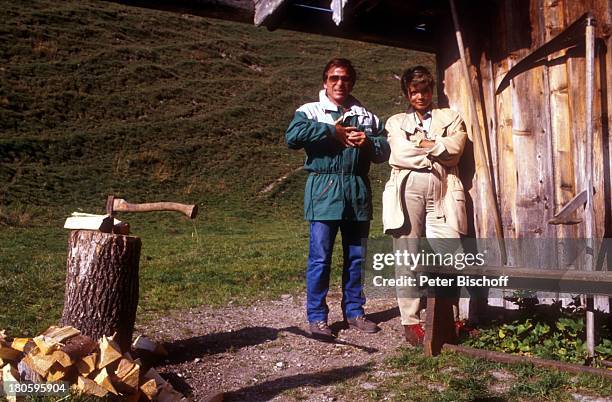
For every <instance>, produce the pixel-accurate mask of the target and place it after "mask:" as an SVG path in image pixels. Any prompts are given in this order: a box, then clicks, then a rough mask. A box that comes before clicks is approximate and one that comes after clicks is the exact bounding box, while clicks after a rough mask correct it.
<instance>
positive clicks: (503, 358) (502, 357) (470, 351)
mask: <svg viewBox="0 0 612 402" xmlns="http://www.w3.org/2000/svg"><path fill="white" fill-rule="evenodd" d="M442 349H443V350H446V351H450V352H456V353H463V354H466V355H469V356H473V357H478V358H481V359H487V360H492V361H495V362H499V363H506V364H517V363H531V364H533V365H534V366H537V367H545V368H552V369H556V370H561V371H568V372H570V373H577V374H585V373H588V374H593V375H596V376H600V377H604V378H609V379H612V371H611V370H606V369H598V368H594V367H587V366H579V365H577V364H570V363H564V362H560V361H556V360H548V359H541V358H539V357H533V356H523V355H510V354H506V353H502V352H493V351H490V350H482V349H474V348H469V347H466V346H460V345H449V344H445V345H444V346H443V348H442Z"/></svg>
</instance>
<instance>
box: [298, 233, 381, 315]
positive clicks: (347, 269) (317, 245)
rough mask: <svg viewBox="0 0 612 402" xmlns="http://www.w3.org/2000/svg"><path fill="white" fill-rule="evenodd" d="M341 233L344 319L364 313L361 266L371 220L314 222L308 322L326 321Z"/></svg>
mask: <svg viewBox="0 0 612 402" xmlns="http://www.w3.org/2000/svg"><path fill="white" fill-rule="evenodd" d="M338 229H340V233H341V234H342V251H343V254H344V264H343V268H342V313H343V315H344V318H345V319H351V318H355V317H359V316H362V315H364V312H363V305H364V304H365V297H364V295H363V284H362V283H361V269H362V266H363V261H364V259H365V252H366V249H365V247H366V241H367V238H368V233H369V231H370V222H368V221H366V222H356V221H311V222H310V249H309V252H308V267H307V268H306V312H307V315H308V321H309V322H317V321H327V313H328V312H329V308H328V307H327V303H325V297H326V296H327V291H328V290H329V274H330V271H331V260H332V252H333V250H334V242H335V240H336V234H337V233H338Z"/></svg>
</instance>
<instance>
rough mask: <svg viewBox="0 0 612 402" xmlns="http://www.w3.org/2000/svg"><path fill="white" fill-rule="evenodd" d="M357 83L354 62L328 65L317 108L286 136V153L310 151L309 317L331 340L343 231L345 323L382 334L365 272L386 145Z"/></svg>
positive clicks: (304, 110)
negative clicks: (377, 168)
mask: <svg viewBox="0 0 612 402" xmlns="http://www.w3.org/2000/svg"><path fill="white" fill-rule="evenodd" d="M356 79H357V74H356V72H355V69H354V68H353V66H352V64H351V62H350V61H349V60H347V59H340V58H338V59H332V60H330V61H329V62H328V63H327V65H326V66H325V69H324V70H323V89H322V90H321V91H320V92H319V101H318V102H312V103H307V104H305V105H303V106H301V107H300V108H299V109H297V111H296V113H295V116H294V118H293V120H292V121H291V124H290V125H289V128H288V129H287V132H286V133H285V139H286V141H287V145H288V146H289V148H291V149H301V148H304V150H305V151H306V162H305V163H304V170H306V171H307V172H309V175H308V180H307V181H306V189H305V194H304V216H305V219H306V220H309V221H310V247H309V253H308V263H307V268H306V293H307V302H306V311H307V316H308V322H309V324H310V325H309V328H310V332H311V334H312V336H313V337H315V338H323V339H331V338H333V337H334V334H333V333H332V331H331V329H330V328H329V326H328V324H327V314H328V311H329V309H328V307H327V304H326V302H325V298H326V296H327V292H328V290H329V275H330V270H331V260H332V251H333V247H334V242H335V239H336V234H337V233H338V230H340V232H341V234H342V250H343V253H344V264H343V270H342V310H343V315H344V319H345V320H346V321H347V323H348V324H349V326H350V327H351V328H356V329H358V330H360V331H363V332H366V333H374V332H376V331H377V330H378V329H379V328H378V327H377V325H376V324H375V323H373V322H371V321H369V320H368V319H366V318H365V313H364V309H363V305H364V304H365V297H364V295H363V285H362V283H361V270H362V263H363V261H364V258H365V245H366V240H367V237H368V234H369V230H370V220H371V219H372V200H371V199H372V194H371V190H370V183H369V180H368V172H369V169H370V162H375V163H381V162H384V161H386V160H387V159H388V158H389V145H388V144H387V141H386V139H385V137H384V136H383V133H384V128H383V126H382V124H381V122H380V120H379V119H378V117H376V116H375V115H373V114H372V113H370V112H368V111H367V110H366V109H365V108H364V107H363V106H361V104H360V103H359V102H358V101H357V99H355V98H354V97H352V96H351V91H352V90H353V86H354V85H355V81H356Z"/></svg>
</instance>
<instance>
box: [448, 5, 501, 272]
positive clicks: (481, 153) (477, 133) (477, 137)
mask: <svg viewBox="0 0 612 402" xmlns="http://www.w3.org/2000/svg"><path fill="white" fill-rule="evenodd" d="M449 2H450V8H451V12H452V15H453V23H454V26H455V35H456V37H457V47H458V48H459V57H460V58H461V66H462V68H463V76H464V79H465V84H466V89H467V91H468V98H469V101H468V104H469V108H470V118H471V120H472V127H474V136H473V137H474V145H475V148H476V151H477V152H476V154H475V155H474V156H477V157H479V158H480V164H481V166H484V167H485V174H484V175H483V176H484V179H485V182H486V189H487V191H486V197H487V202H488V203H489V204H490V205H491V206H492V208H493V213H494V217H493V221H494V223H495V235H496V237H497V240H498V242H499V252H500V256H501V260H502V264H503V265H506V262H507V255H506V245H505V243H504V231H503V228H502V223H501V215H500V214H499V206H498V205H497V200H496V199H495V193H494V191H493V180H492V179H491V165H490V164H489V162H488V158H487V152H486V151H485V140H484V139H483V136H482V132H481V130H480V122H479V121H478V114H477V112H476V100H475V98H474V91H473V90H472V80H471V79H470V72H469V70H468V65H467V58H466V55H465V48H464V46H463V35H462V34H461V27H460V25H459V17H458V16H457V9H456V8H455V1H454V0H449Z"/></svg>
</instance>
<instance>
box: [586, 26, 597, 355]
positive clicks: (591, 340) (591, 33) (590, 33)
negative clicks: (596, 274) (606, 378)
mask: <svg viewBox="0 0 612 402" xmlns="http://www.w3.org/2000/svg"><path fill="white" fill-rule="evenodd" d="M585 36H586V83H587V85H586V99H585V101H586V105H585V106H586V146H585V152H586V155H585V156H586V157H585V162H586V166H585V170H586V175H585V176H586V177H585V179H586V180H585V182H586V186H587V188H586V192H587V202H586V207H585V209H584V223H585V237H586V242H587V247H586V253H585V269H586V270H587V271H593V268H594V262H595V241H594V237H595V233H594V227H593V226H594V223H595V214H594V211H593V93H594V90H595V19H594V18H593V17H590V18H588V19H587V26H586V35H585ZM586 335H587V339H586V341H587V351H588V353H589V357H593V356H595V315H594V313H593V301H592V299H591V300H588V301H587V313H586Z"/></svg>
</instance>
